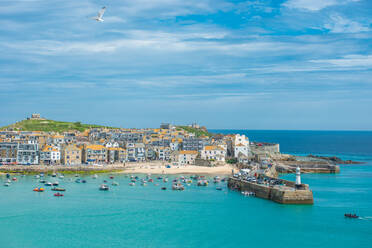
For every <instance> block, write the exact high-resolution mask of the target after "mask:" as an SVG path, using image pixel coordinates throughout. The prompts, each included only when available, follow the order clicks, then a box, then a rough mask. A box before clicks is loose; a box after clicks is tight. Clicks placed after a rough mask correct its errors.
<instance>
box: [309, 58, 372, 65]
mask: <svg viewBox="0 0 372 248" xmlns="http://www.w3.org/2000/svg"><path fill="white" fill-rule="evenodd" d="M310 62H314V63H325V64H331V65H333V66H339V67H372V55H346V56H344V57H343V58H340V59H318V60H311V61H310Z"/></svg>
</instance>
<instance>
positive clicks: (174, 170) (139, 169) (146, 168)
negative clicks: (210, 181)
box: [118, 165, 236, 175]
mask: <svg viewBox="0 0 372 248" xmlns="http://www.w3.org/2000/svg"><path fill="white" fill-rule="evenodd" d="M233 170H234V167H232V166H231V165H223V166H216V167H205V166H195V165H186V166H171V168H166V166H164V165H143V166H128V167H125V169H124V170H122V171H120V172H118V173H133V174H134V173H144V174H214V175H228V174H231V173H232V171H233ZM235 171H236V169H235Z"/></svg>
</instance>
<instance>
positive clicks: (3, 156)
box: [0, 142, 18, 164]
mask: <svg viewBox="0 0 372 248" xmlns="http://www.w3.org/2000/svg"><path fill="white" fill-rule="evenodd" d="M17 147H18V144H17V143H16V142H2V143H0V163H2V164H15V163H16V162H17Z"/></svg>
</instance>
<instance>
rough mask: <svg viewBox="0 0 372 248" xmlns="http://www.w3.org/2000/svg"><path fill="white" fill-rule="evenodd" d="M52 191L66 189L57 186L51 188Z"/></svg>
mask: <svg viewBox="0 0 372 248" xmlns="http://www.w3.org/2000/svg"><path fill="white" fill-rule="evenodd" d="M52 190H53V191H66V189H64V188H57V187H54V188H52Z"/></svg>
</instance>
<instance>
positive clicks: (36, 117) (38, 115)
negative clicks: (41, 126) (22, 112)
mask: <svg viewBox="0 0 372 248" xmlns="http://www.w3.org/2000/svg"><path fill="white" fill-rule="evenodd" d="M27 120H45V118H41V116H40V114H37V113H34V114H31V117H28V118H27Z"/></svg>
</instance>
